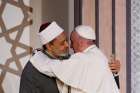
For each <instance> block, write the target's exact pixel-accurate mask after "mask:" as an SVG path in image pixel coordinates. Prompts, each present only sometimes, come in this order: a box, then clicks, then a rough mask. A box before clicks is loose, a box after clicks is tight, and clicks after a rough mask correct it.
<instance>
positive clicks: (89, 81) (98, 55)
mask: <svg viewBox="0 0 140 93" xmlns="http://www.w3.org/2000/svg"><path fill="white" fill-rule="evenodd" d="M40 58H41V59H40ZM44 60H45V61H44ZM30 61H31V62H32V64H33V65H34V66H35V67H36V68H37V69H38V70H39V71H40V72H41V73H44V74H46V75H49V76H50V77H56V78H57V79H59V80H60V81H62V82H63V83H64V84H66V85H69V86H71V93H119V90H118V87H117V85H116V82H115V80H114V77H113V75H112V72H111V71H110V69H109V66H108V60H107V58H106V57H105V56H104V54H103V53H102V52H101V51H100V50H99V49H98V48H97V47H96V46H95V45H91V46H90V47H89V48H87V49H86V50H84V51H83V52H80V53H75V54H73V55H72V56H71V57H70V58H69V59H68V60H63V61H62V60H61V61H60V60H52V59H49V58H47V57H46V56H45V55H44V54H43V53H42V52H38V53H36V54H35V55H34V56H33V57H32V58H31V59H30ZM58 86H59V83H58ZM60 86H61V88H63V87H66V86H65V85H63V87H62V85H60ZM64 90H65V88H64ZM60 93H67V92H65V91H63V90H61V89H60Z"/></svg>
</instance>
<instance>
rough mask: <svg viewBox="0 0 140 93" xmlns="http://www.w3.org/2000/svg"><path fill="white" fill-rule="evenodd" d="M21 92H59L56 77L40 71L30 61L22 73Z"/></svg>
mask: <svg viewBox="0 0 140 93" xmlns="http://www.w3.org/2000/svg"><path fill="white" fill-rule="evenodd" d="M19 93H59V91H58V88H57V84H56V80H55V78H51V77H48V76H46V75H44V74H42V73H40V72H39V71H38V70H37V69H36V68H35V67H33V65H32V64H31V62H30V61H29V62H28V63H27V64H26V66H25V68H24V70H23V72H22V75H21V81H20V91H19Z"/></svg>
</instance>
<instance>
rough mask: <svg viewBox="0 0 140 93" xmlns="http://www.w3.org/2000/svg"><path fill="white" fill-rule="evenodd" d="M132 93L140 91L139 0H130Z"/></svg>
mask: <svg viewBox="0 0 140 93" xmlns="http://www.w3.org/2000/svg"><path fill="white" fill-rule="evenodd" d="M131 22H132V23H131V26H132V27H131V28H132V29H131V42H132V43H131V45H132V46H131V56H132V59H131V62H132V63H131V68H132V74H131V79H132V80H131V81H132V85H131V86H132V91H131V92H132V93H139V90H140V0H131Z"/></svg>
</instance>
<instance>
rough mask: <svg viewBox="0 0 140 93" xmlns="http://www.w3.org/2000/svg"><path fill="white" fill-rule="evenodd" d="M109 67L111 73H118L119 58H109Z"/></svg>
mask: <svg viewBox="0 0 140 93" xmlns="http://www.w3.org/2000/svg"><path fill="white" fill-rule="evenodd" d="M109 67H110V69H111V71H112V73H115V74H116V73H118V72H119V71H120V61H119V60H111V62H109Z"/></svg>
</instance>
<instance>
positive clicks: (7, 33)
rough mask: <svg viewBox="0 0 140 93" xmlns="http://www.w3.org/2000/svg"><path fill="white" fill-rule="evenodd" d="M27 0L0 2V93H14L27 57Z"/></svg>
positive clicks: (4, 0)
mask: <svg viewBox="0 0 140 93" xmlns="http://www.w3.org/2000/svg"><path fill="white" fill-rule="evenodd" d="M31 15H32V8H31V7H30V0H0V93H18V91H19V81H20V75H21V72H22V69H23V67H24V66H25V64H26V62H27V60H28V59H29V56H30V50H31V47H30V38H29V33H30V25H31V24H32V18H31Z"/></svg>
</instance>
